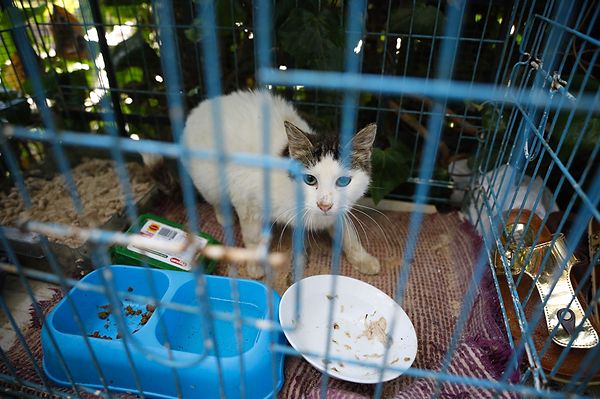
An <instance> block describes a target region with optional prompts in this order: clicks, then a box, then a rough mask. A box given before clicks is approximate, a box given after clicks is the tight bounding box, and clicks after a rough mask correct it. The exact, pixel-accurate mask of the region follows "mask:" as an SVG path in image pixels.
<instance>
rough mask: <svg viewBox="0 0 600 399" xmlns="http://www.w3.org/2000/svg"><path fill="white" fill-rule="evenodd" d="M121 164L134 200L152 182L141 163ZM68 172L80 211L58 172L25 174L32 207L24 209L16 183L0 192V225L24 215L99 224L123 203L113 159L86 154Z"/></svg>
mask: <svg viewBox="0 0 600 399" xmlns="http://www.w3.org/2000/svg"><path fill="white" fill-rule="evenodd" d="M125 166H126V169H127V174H128V176H129V182H130V189H131V193H132V195H133V199H134V201H136V202H137V201H139V200H140V199H142V197H143V196H144V195H146V194H147V193H148V192H149V191H150V190H151V188H152V186H153V184H154V183H153V181H152V179H151V177H150V175H149V174H148V173H147V171H146V170H145V168H144V167H143V166H142V165H140V164H138V163H135V162H129V163H126V164H125ZM71 175H72V177H73V180H74V182H75V186H76V187H77V193H78V194H79V196H80V198H81V202H82V205H83V212H82V213H81V214H78V213H77V211H76V210H75V206H74V204H73V201H72V199H71V196H70V195H69V191H68V189H67V186H66V183H65V179H64V177H63V176H62V175H60V174H59V175H56V176H55V177H54V178H52V179H51V180H47V179H44V178H39V177H27V178H26V179H25V185H26V186H27V190H28V192H29V196H30V197H31V202H32V207H31V208H30V209H25V205H24V203H23V199H22V198H21V195H20V193H19V191H18V189H17V188H16V187H13V188H12V189H11V190H10V192H8V193H3V192H0V225H5V226H11V225H14V224H15V223H16V222H17V221H18V220H23V219H25V220H36V221H41V222H52V223H62V224H70V225H73V226H78V227H100V226H102V225H103V224H104V223H106V222H107V221H108V220H109V219H110V217H111V216H112V215H114V214H115V213H116V212H118V211H120V210H121V209H123V208H124V207H125V197H124V195H123V192H122V190H121V184H120V183H119V179H118V177H117V171H116V168H115V162H114V161H111V160H106V159H95V158H87V159H84V160H83V162H82V163H80V164H79V165H78V166H76V167H74V168H73V169H72V170H71ZM58 242H60V243H61V244H65V245H68V246H69V247H71V248H76V247H79V246H81V245H82V244H83V242H82V241H81V240H79V239H76V238H69V239H62V240H58Z"/></svg>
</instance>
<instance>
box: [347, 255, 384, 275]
mask: <svg viewBox="0 0 600 399" xmlns="http://www.w3.org/2000/svg"><path fill="white" fill-rule="evenodd" d="M348 261H349V262H350V264H351V265H352V266H353V267H354V268H355V269H356V270H358V271H359V272H361V273H363V274H377V273H379V271H380V270H381V264H380V263H379V260H378V259H377V258H376V257H374V256H373V255H371V254H369V253H368V252H366V251H357V252H356V253H353V254H351V255H350V256H348Z"/></svg>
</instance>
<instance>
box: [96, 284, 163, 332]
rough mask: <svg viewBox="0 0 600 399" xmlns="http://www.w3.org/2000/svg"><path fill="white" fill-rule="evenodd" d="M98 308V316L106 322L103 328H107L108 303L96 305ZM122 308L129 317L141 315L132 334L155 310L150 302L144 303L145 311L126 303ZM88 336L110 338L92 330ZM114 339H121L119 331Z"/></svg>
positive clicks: (109, 312) (146, 321)
mask: <svg viewBox="0 0 600 399" xmlns="http://www.w3.org/2000/svg"><path fill="white" fill-rule="evenodd" d="M130 288H131V287H130ZM132 290H133V289H132ZM98 308H100V309H103V310H102V311H100V312H98V318H99V319H100V320H106V321H107V323H106V324H104V328H106V329H108V328H109V326H110V325H109V322H110V320H109V316H110V315H111V310H110V305H108V304H106V305H101V306H98ZM123 310H124V314H125V316H129V317H134V316H141V319H140V322H139V325H138V327H137V328H136V329H135V330H133V331H132V334H135V333H136V332H138V331H139V330H140V327H141V326H144V325H146V323H148V320H150V318H151V317H152V314H153V313H154V311H155V310H156V306H154V305H153V304H151V303H148V304H146V312H142V309H134V308H133V307H132V306H131V305H127V306H126V307H125V308H124V309H123ZM88 337H93V338H101V339H112V338H111V337H109V336H106V335H101V334H100V332H99V331H94V332H93V333H91V334H88ZM116 339H121V333H120V332H119V333H117V337H116Z"/></svg>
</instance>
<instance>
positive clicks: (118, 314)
mask: <svg viewBox="0 0 600 399" xmlns="http://www.w3.org/2000/svg"><path fill="white" fill-rule="evenodd" d="M205 282H206V284H204V285H201V284H199V283H198V282H197V281H196V276H195V275H194V274H192V273H184V272H178V271H168V270H159V269H148V268H142V267H131V266H118V265H116V266H111V267H107V268H104V269H99V270H96V271H94V272H92V273H90V274H88V275H87V276H85V277H84V278H83V279H82V280H81V281H80V282H79V283H78V284H77V285H76V286H75V287H73V289H71V291H69V293H68V294H67V296H65V298H63V299H62V300H61V301H60V302H59V303H58V305H57V306H56V307H55V308H54V309H53V310H52V312H50V314H49V315H48V317H47V320H46V323H45V324H44V326H43V328H42V349H43V353H44V362H43V364H44V370H45V372H46V374H47V376H48V377H49V378H50V379H51V380H52V381H54V382H56V383H58V384H60V385H66V386H70V385H72V383H75V384H80V385H83V386H86V387H90V388H98V389H105V388H107V387H108V389H109V390H111V391H120V392H138V391H140V390H141V391H142V392H143V393H144V395H146V396H148V397H157V398H176V397H183V398H220V397H223V396H225V397H227V398H239V397H241V395H242V389H244V392H243V393H244V395H245V397H248V398H271V397H275V396H276V393H277V392H278V391H279V389H280V388H281V386H282V383H283V355H282V354H281V353H279V352H273V351H272V350H271V345H272V344H273V343H281V342H283V337H282V334H281V332H280V331H277V330H275V331H272V330H269V329H264V330H263V329H261V328H259V327H257V323H258V326H261V325H260V323H261V321H262V322H263V323H264V325H267V323H266V322H268V321H269V320H272V321H275V322H278V313H279V312H278V309H279V299H280V298H279V296H278V295H277V293H276V292H275V291H273V290H269V288H268V287H267V286H265V285H264V284H262V283H259V282H256V281H250V280H239V279H238V280H235V284H236V287H237V289H236V290H233V289H232V288H233V285H232V282H234V280H232V279H230V278H226V277H217V276H205ZM106 284H108V286H109V287H112V288H114V290H113V289H109V290H105V289H104V287H106ZM202 286H204V287H205V292H204V293H203V292H201V290H202V288H201V287H202ZM235 291H237V299H235V298H234V295H233V294H234V292H235ZM151 298H157V299H158V301H159V302H160V303H161V304H162V305H159V306H158V307H155V306H154V304H153V303H152V302H154V301H152V299H151ZM269 309H271V311H269ZM207 310H210V312H208V311H207ZM75 315H78V317H76V316H75ZM236 315H237V316H240V315H241V321H242V323H241V324H236V322H235V320H236V319H238V318H236V317H235V316H236ZM238 320H240V319H238ZM261 327H262V326H261ZM82 331H83V333H82ZM123 331H127V332H126V333H122V332H123ZM210 337H213V338H214V339H210ZM242 378H243V382H242Z"/></svg>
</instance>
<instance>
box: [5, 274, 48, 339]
mask: <svg viewBox="0 0 600 399" xmlns="http://www.w3.org/2000/svg"><path fill="white" fill-rule="evenodd" d="M29 284H30V285H31V290H32V291H33V294H34V296H35V298H36V299H37V300H38V301H47V300H49V299H50V298H52V295H53V294H54V290H53V289H52V288H55V286H54V285H52V284H49V283H46V282H43V281H30V282H29ZM1 295H2V296H3V298H4V301H5V302H6V306H8V308H9V309H10V312H11V314H12V316H13V318H14V322H15V323H16V324H17V326H18V327H19V329H21V330H23V329H24V328H25V327H26V326H27V325H28V324H29V321H30V317H31V315H30V309H31V298H30V297H29V295H28V294H27V291H26V290H25V288H23V285H21V283H20V282H19V279H18V278H17V277H15V276H7V277H6V280H5V281H4V287H3V288H2V292H1ZM15 338H16V333H15V330H14V328H13V326H12V324H11V322H10V321H9V319H8V316H7V315H6V314H5V313H4V312H0V348H2V350H3V351H6V350H8V349H9V348H10V347H11V345H12V344H13V342H14V340H15Z"/></svg>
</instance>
